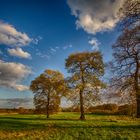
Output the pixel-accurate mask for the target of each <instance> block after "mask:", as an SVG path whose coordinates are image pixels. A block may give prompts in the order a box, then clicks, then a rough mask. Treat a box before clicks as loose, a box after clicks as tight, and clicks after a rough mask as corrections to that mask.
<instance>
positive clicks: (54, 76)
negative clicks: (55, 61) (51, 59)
mask: <svg viewBox="0 0 140 140" xmlns="http://www.w3.org/2000/svg"><path fill="white" fill-rule="evenodd" d="M30 89H31V90H32V91H33V93H34V94H35V95H34V103H35V107H36V108H37V109H41V108H42V109H44V108H45V109H46V114H47V118H49V114H50V112H52V111H57V110H58V108H59V105H60V96H61V94H62V93H63V91H64V90H65V82H64V77H63V74H61V73H60V72H59V71H54V70H45V71H44V73H42V74H41V75H40V76H38V77H37V78H36V79H35V80H33V81H32V82H31V85H30Z"/></svg>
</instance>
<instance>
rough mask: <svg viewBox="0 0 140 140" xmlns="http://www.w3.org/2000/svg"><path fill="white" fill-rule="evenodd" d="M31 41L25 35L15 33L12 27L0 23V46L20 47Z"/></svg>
mask: <svg viewBox="0 0 140 140" xmlns="http://www.w3.org/2000/svg"><path fill="white" fill-rule="evenodd" d="M31 41H32V39H31V38H29V36H28V35H27V34H26V33H22V32H19V31H17V30H16V29H15V28H14V27H13V26H12V25H10V24H7V23H3V22H0V44H4V45H8V46H13V47H22V46H26V45H28V44H29V43H30V42H31Z"/></svg>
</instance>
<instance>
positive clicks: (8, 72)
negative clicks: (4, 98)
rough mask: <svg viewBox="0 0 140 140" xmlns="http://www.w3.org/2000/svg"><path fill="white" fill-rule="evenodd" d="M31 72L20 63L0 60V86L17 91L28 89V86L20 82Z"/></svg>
mask: <svg viewBox="0 0 140 140" xmlns="http://www.w3.org/2000/svg"><path fill="white" fill-rule="evenodd" d="M29 74H31V69H30V68H29V67H28V66H25V65H23V64H20V63H13V62H4V61H0V86H1V87H7V88H13V89H16V90H19V91H24V90H28V86H25V85H22V84H20V83H21V81H22V80H23V79H24V78H25V77H26V76H28V75H29Z"/></svg>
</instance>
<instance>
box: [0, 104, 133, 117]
mask: <svg viewBox="0 0 140 140" xmlns="http://www.w3.org/2000/svg"><path fill="white" fill-rule="evenodd" d="M134 108H135V107H134V106H133V105H128V104H125V105H120V106H118V105H116V104H103V105H98V106H93V107H89V108H87V109H86V110H85V112H86V113H93V114H100V115H133V114H134V112H135V110H134ZM59 112H80V108H79V107H75V106H72V107H69V108H60V109H59ZM0 113H9V114H10V113H18V114H46V109H25V108H22V107H20V108H18V109H15V108H14V109H0ZM53 113H55V112H53V111H52V113H51V114H53Z"/></svg>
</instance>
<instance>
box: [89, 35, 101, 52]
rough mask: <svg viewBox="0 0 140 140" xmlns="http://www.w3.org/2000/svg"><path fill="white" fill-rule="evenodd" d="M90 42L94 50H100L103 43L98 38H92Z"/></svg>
mask: <svg viewBox="0 0 140 140" xmlns="http://www.w3.org/2000/svg"><path fill="white" fill-rule="evenodd" d="M88 43H89V44H90V45H91V47H92V50H98V49H99V45H100V44H101V43H100V42H99V41H98V40H97V39H96V38H92V39H90V40H89V42H88Z"/></svg>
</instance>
